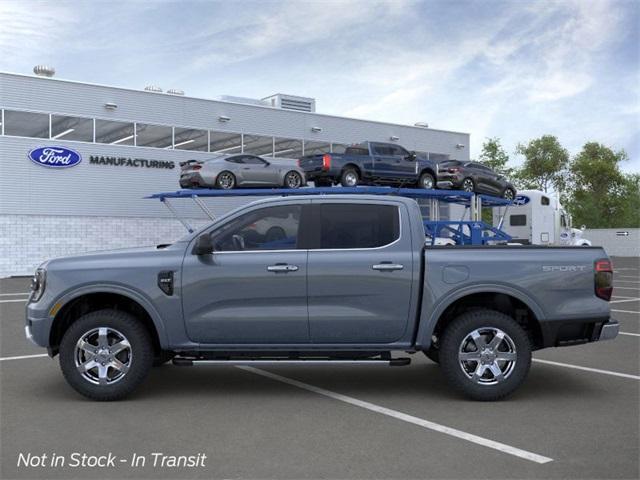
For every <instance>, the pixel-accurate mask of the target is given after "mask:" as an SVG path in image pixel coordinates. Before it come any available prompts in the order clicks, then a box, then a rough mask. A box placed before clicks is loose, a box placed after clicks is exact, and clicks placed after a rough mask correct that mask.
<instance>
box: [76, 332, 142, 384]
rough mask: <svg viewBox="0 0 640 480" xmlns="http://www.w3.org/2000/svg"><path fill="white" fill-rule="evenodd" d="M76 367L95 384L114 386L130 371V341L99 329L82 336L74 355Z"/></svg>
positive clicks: (115, 333) (118, 333)
mask: <svg viewBox="0 0 640 480" xmlns="http://www.w3.org/2000/svg"><path fill="white" fill-rule="evenodd" d="M74 358H75V363H76V368H77V369H78V372H80V374H81V375H82V377H83V378H84V379H85V380H87V381H88V382H91V383H93V384H95V385H111V384H114V383H116V382H118V381H120V380H122V378H124V376H125V375H126V374H127V372H128V371H129V369H130V368H131V362H132V360H133V354H132V351H131V344H130V343H129V340H127V338H126V337H125V336H124V335H123V334H122V333H120V332H119V331H118V330H115V329H113V328H108V327H99V328H94V329H92V330H89V331H88V332H86V333H85V334H83V335H82V336H81V337H80V339H79V340H78V342H77V343H76V348H75V352H74Z"/></svg>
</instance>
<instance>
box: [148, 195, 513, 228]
mask: <svg viewBox="0 0 640 480" xmlns="http://www.w3.org/2000/svg"><path fill="white" fill-rule="evenodd" d="M352 194H356V195H394V196H401V197H408V198H415V199H421V198H424V199H430V200H431V208H430V212H431V216H432V217H433V218H432V220H433V221H438V220H439V209H438V203H439V202H440V201H443V202H446V203H455V204H458V205H463V206H465V207H468V208H470V209H471V220H472V221H478V220H480V217H481V212H482V207H500V206H509V205H511V201H509V200H505V199H504V198H499V197H493V196H491V195H482V194H476V193H473V192H464V191H461V190H425V189H422V188H394V187H305V188H298V189H289V188H246V189H240V188H238V189H233V190H214V189H192V190H177V191H175V192H161V193H154V194H152V195H149V196H147V197H144V198H151V199H154V198H157V199H159V200H160V201H161V202H162V203H164V204H165V205H166V207H167V208H168V209H169V210H170V211H171V213H173V215H174V216H175V217H176V218H177V219H178V220H179V221H180V223H182V225H184V227H185V228H186V229H187V230H188V231H189V233H192V232H193V231H194V230H193V228H192V227H191V225H189V224H188V223H187V222H186V220H185V219H183V218H181V217H180V215H179V214H178V212H177V211H176V209H175V208H174V207H173V205H172V204H171V202H170V201H169V199H174V198H190V199H192V200H193V201H194V202H195V203H196V204H197V205H198V206H199V207H200V209H201V210H202V211H203V212H204V213H205V214H206V215H207V216H208V217H209V218H210V219H211V220H213V219H214V216H213V214H212V213H211V211H210V210H209V209H208V208H207V206H206V205H205V204H204V203H203V202H202V201H201V198H219V197H268V196H282V197H287V196H313V195H315V196H318V195H352ZM501 227H502V222H500V226H499V227H498V228H501Z"/></svg>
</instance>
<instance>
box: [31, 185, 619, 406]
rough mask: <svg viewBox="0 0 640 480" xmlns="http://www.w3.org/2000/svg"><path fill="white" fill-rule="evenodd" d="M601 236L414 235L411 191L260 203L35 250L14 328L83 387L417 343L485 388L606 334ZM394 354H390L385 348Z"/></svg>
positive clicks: (417, 229) (511, 385)
mask: <svg viewBox="0 0 640 480" xmlns="http://www.w3.org/2000/svg"><path fill="white" fill-rule="evenodd" d="M612 279H613V273H612V268H611V263H610V261H609V260H608V258H607V256H606V254H605V252H604V251H603V250H602V249H601V248H586V247H578V248H572V247H559V248H549V247H531V246H522V247H520V246H484V247H425V233H424V230H423V224H422V216H421V213H420V209H419V207H418V205H417V203H416V202H415V201H414V200H411V199H408V198H403V197H397V196H384V197H382V196H370V195H335V196H317V197H309V196H292V197H277V198H272V199H268V200H261V201H257V202H254V203H251V204H249V205H247V206H244V207H242V208H240V209H238V210H235V211H233V212H231V213H229V214H227V215H226V216H224V217H221V218H219V219H218V220H217V221H215V222H213V223H212V224H211V225H209V226H207V227H205V228H203V229H201V230H199V231H197V232H195V233H193V234H190V235H188V236H186V237H184V238H182V239H181V240H179V241H177V242H175V243H173V244H171V245H161V246H158V247H150V248H136V249H128V250H118V251H113V252H97V253H91V254H86V255H81V256H76V257H69V258H59V259H54V260H50V261H48V262H45V263H44V264H43V265H42V266H41V267H39V268H38V269H37V271H36V274H35V276H34V279H33V283H32V293H31V296H30V299H29V302H28V304H27V308H26V316H27V319H26V335H27V337H28V338H29V339H31V340H32V341H33V342H34V343H36V344H37V345H40V346H42V347H46V348H47V349H48V351H49V354H50V355H51V356H52V357H53V356H55V355H56V354H59V356H60V366H61V369H62V372H63V374H64V376H65V377H66V379H67V381H68V382H69V383H70V384H71V386H72V387H73V388H75V389H76V390H77V391H78V392H80V393H81V394H83V395H85V396H87V397H89V398H92V399H95V400H116V399H120V398H123V397H124V396H126V395H127V394H129V393H131V392H132V391H133V390H134V388H136V387H137V386H138V385H139V384H140V383H141V382H142V381H143V379H144V378H145V376H146V375H147V373H148V371H149V369H150V368H151V367H152V366H153V365H159V364H162V363H164V362H167V361H169V360H173V363H174V365H198V364H204V365H207V364H226V365H237V364H260V365H264V364H273V365H283V364H301V365H310V364H328V365H338V364H365V365H370V364H387V365H406V364H408V363H409V361H410V358H409V357H405V358H403V357H397V356H392V353H393V352H398V351H400V352H406V353H407V354H414V353H417V352H424V353H425V354H426V355H427V356H428V357H429V358H430V359H432V360H433V361H435V362H437V363H440V365H441V366H442V368H443V371H444V372H445V374H446V377H447V378H448V380H449V381H450V383H451V385H452V386H453V387H454V388H456V389H457V390H459V391H460V392H462V393H464V394H466V395H467V396H469V397H471V398H474V399H478V400H496V399H499V398H502V397H504V396H506V395H508V394H510V393H511V392H513V391H514V390H515V389H516V388H517V387H518V386H519V385H520V384H521V383H522V382H523V380H524V379H525V377H526V375H527V372H528V370H529V367H530V364H531V352H532V351H533V350H536V349H541V348H546V347H556V346H562V345H575V344H579V343H586V342H593V341H598V340H606V339H611V338H614V337H615V336H616V335H617V333H618V323H617V322H616V321H615V320H613V319H612V318H611V317H610V309H609V303H608V300H609V299H610V296H611V293H612ZM396 355H397V354H396Z"/></svg>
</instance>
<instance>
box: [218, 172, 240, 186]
mask: <svg viewBox="0 0 640 480" xmlns="http://www.w3.org/2000/svg"><path fill="white" fill-rule="evenodd" d="M218 186H219V187H220V188H222V189H224V190H229V189H230V188H233V187H235V186H236V179H235V178H234V177H233V175H232V174H231V173H229V172H222V173H221V174H220V175H218Z"/></svg>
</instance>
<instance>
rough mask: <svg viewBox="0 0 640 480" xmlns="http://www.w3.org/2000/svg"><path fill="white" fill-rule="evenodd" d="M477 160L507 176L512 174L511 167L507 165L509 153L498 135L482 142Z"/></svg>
mask: <svg viewBox="0 0 640 480" xmlns="http://www.w3.org/2000/svg"><path fill="white" fill-rule="evenodd" d="M478 160H479V161H480V162H481V163H482V164H484V165H486V166H487V167H489V168H491V169H493V170H494V171H496V172H498V173H501V174H502V175H506V176H507V177H509V176H511V175H512V174H513V168H511V167H508V166H507V163H509V155H508V154H507V152H506V151H505V149H504V148H503V147H502V144H501V143H500V139H499V138H498V137H492V138H487V139H486V140H485V142H484V143H483V144H482V152H481V153H480V157H479V158H478Z"/></svg>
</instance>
